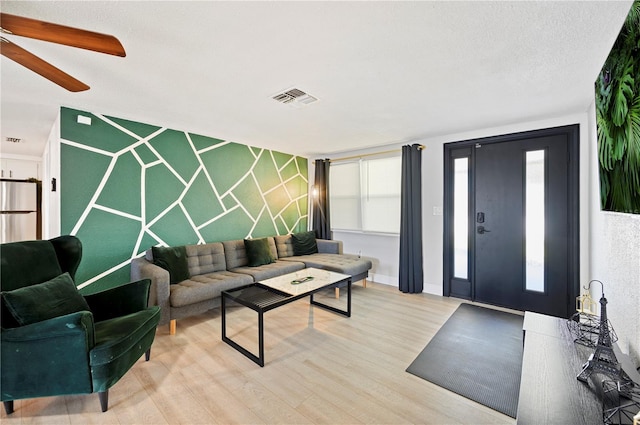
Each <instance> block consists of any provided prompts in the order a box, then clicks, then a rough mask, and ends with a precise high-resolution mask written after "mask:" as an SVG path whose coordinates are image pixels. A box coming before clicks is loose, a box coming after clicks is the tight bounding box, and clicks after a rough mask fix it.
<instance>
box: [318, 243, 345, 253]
mask: <svg viewBox="0 0 640 425" xmlns="http://www.w3.org/2000/svg"><path fill="white" fill-rule="evenodd" d="M316 244H317V245H318V252H319V253H321V254H342V241H334V240H328V239H316Z"/></svg>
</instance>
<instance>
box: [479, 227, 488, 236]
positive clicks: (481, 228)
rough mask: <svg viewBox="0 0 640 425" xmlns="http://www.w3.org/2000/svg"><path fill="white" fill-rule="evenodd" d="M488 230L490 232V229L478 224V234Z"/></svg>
mask: <svg viewBox="0 0 640 425" xmlns="http://www.w3.org/2000/svg"><path fill="white" fill-rule="evenodd" d="M489 232H491V230H487V229H485V228H484V226H478V234H479V235H482V234H484V233H489Z"/></svg>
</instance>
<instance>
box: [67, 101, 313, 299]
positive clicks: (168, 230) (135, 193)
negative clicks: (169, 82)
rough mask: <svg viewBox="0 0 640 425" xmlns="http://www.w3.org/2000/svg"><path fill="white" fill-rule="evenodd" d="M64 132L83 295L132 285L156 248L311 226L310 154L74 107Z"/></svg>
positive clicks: (70, 225) (70, 230)
mask: <svg viewBox="0 0 640 425" xmlns="http://www.w3.org/2000/svg"><path fill="white" fill-rule="evenodd" d="M78 115H82V116H85V117H90V118H91V125H85V124H79V123H78V122H77V117H78ZM60 138H61V145H60V185H59V186H60V213H61V231H62V234H73V235H76V236H78V237H79V238H80V240H81V241H82V245H83V256H82V261H81V263H80V268H79V269H78V272H77V275H76V283H77V284H78V285H79V287H80V288H83V292H87V293H88V292H94V291H97V290H101V289H105V288H108V287H112V286H114V285H118V284H121V283H124V282H128V281H129V280H130V277H129V273H130V263H131V259H133V258H136V257H140V256H142V255H144V252H145V251H146V250H147V249H148V248H149V247H151V246H153V245H162V246H176V245H187V244H202V243H207V242H215V241H224V240H230V239H243V238H257V237H264V236H273V235H281V234H287V233H292V232H300V231H305V230H306V229H307V218H308V213H307V202H308V198H307V196H308V180H307V167H308V163H307V159H306V158H303V157H300V156H295V155H290V154H286V153H282V152H276V151H271V150H268V149H262V148H257V147H252V146H246V145H242V144H238V143H233V142H228V141H224V140H219V139H214V138H211V137H206V136H201V135H196V134H192V133H188V132H184V131H177V130H171V129H167V128H164V127H159V126H153V125H148V124H142V123H137V122H133V121H127V120H123V119H118V118H113V117H109V116H103V115H100V114H95V113H90V112H84V111H78V110H74V109H69V108H61V114H60Z"/></svg>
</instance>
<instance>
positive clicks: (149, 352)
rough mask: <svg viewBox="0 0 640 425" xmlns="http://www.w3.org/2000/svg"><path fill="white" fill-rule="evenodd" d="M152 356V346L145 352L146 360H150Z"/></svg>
mask: <svg viewBox="0 0 640 425" xmlns="http://www.w3.org/2000/svg"><path fill="white" fill-rule="evenodd" d="M150 358H151V347H149V349H148V350H147V351H145V352H144V361H146V362H148V361H149V359H150Z"/></svg>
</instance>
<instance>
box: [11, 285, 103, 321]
mask: <svg viewBox="0 0 640 425" xmlns="http://www.w3.org/2000/svg"><path fill="white" fill-rule="evenodd" d="M2 298H3V300H4V303H5V306H6V307H7V308H8V309H9V311H10V312H11V314H12V315H13V317H14V318H15V319H16V321H17V322H18V323H19V324H20V325H21V326H24V325H30V324H32V323H37V322H41V321H43V320H47V319H52V318H54V317H58V316H64V315H65V314H71V313H76V312H78V311H84V310H86V311H91V310H90V309H89V305H88V304H87V302H86V301H85V299H84V297H83V296H82V295H81V294H80V292H78V288H76V285H75V283H73V280H72V279H71V276H69V273H64V274H61V275H60V276H58V277H54V278H53V279H51V280H49V281H47V282H44V283H39V284H37V285H31V286H25V287H24V288H18V289H14V290H13V291H7V292H3V293H2Z"/></svg>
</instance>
